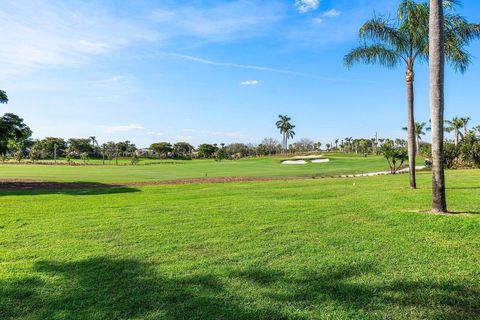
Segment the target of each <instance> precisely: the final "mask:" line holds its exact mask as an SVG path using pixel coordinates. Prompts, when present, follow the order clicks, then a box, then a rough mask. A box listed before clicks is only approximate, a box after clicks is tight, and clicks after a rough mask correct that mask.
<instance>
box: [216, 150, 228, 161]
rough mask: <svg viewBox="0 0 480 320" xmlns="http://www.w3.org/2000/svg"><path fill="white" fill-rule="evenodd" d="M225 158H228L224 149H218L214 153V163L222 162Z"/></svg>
mask: <svg viewBox="0 0 480 320" xmlns="http://www.w3.org/2000/svg"><path fill="white" fill-rule="evenodd" d="M227 158H228V154H227V152H226V151H225V148H218V149H217V150H216V151H215V160H216V161H222V160H224V159H227Z"/></svg>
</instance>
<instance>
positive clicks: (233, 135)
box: [202, 130, 245, 138]
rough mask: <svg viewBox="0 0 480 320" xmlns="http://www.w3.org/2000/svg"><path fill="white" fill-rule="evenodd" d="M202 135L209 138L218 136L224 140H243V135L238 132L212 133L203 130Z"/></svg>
mask: <svg viewBox="0 0 480 320" xmlns="http://www.w3.org/2000/svg"><path fill="white" fill-rule="evenodd" d="M202 132H203V133H204V134H207V135H211V136H218V137H224V138H243V137H245V135H244V134H243V133H241V132H238V131H213V130H204V131H202Z"/></svg>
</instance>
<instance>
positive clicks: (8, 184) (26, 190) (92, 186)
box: [0, 181, 140, 196]
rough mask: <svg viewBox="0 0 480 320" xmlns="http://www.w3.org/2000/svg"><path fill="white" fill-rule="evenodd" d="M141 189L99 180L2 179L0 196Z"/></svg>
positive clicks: (103, 192) (135, 190)
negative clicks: (98, 181)
mask: <svg viewBox="0 0 480 320" xmlns="http://www.w3.org/2000/svg"><path fill="white" fill-rule="evenodd" d="M139 191H140V190H139V189H136V188H132V187H127V186H123V185H120V184H105V183H97V182H83V181H75V182H50V181H0V196H6V195H9V196H12V195H15V196H23V195H24V196H31V195H40V194H67V195H74V196H87V195H100V194H116V193H132V192H139Z"/></svg>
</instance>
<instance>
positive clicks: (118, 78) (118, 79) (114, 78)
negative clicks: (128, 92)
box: [100, 75, 127, 83]
mask: <svg viewBox="0 0 480 320" xmlns="http://www.w3.org/2000/svg"><path fill="white" fill-rule="evenodd" d="M125 79H127V77H126V76H122V75H116V76H111V77H108V78H106V79H103V80H100V82H102V83H109V82H118V81H122V80H125Z"/></svg>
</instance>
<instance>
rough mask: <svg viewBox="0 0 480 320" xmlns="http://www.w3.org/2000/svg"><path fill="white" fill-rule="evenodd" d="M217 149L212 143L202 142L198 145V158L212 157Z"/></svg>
mask: <svg viewBox="0 0 480 320" xmlns="http://www.w3.org/2000/svg"><path fill="white" fill-rule="evenodd" d="M222 149H223V148H222ZM217 150H218V148H217V147H215V146H214V145H212V144H207V143H204V144H201V145H199V146H198V156H199V157H200V158H207V159H208V158H212V157H213V156H215V152H217Z"/></svg>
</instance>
